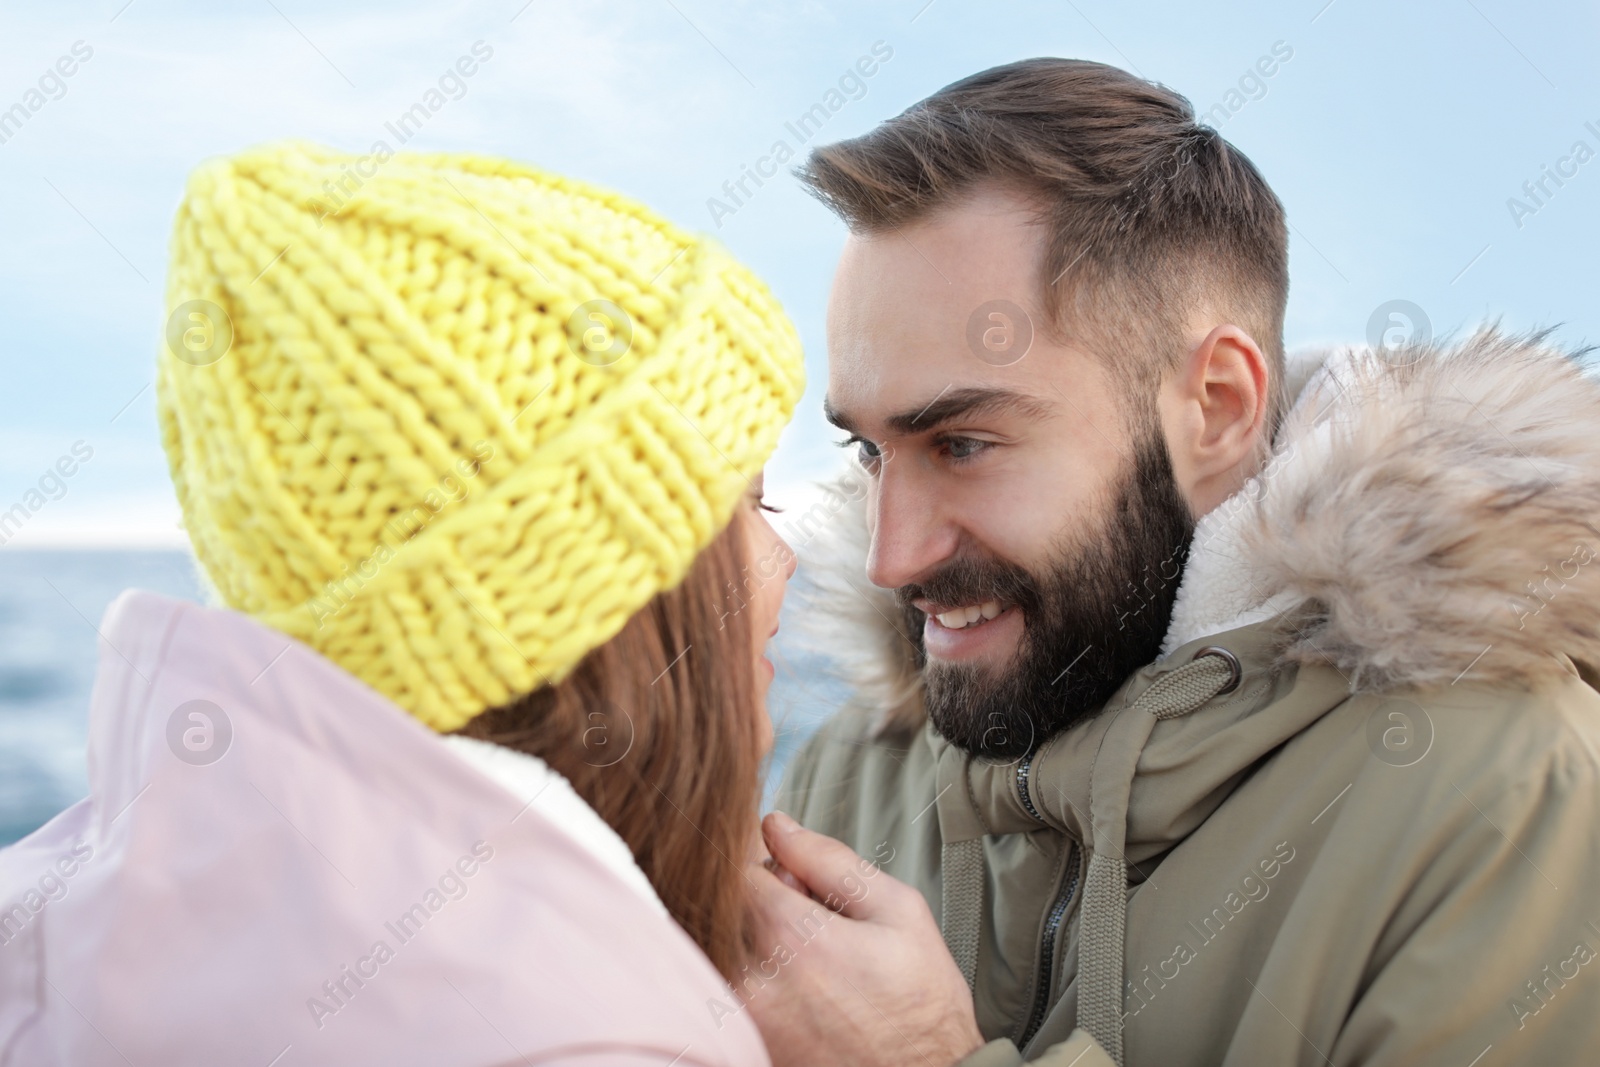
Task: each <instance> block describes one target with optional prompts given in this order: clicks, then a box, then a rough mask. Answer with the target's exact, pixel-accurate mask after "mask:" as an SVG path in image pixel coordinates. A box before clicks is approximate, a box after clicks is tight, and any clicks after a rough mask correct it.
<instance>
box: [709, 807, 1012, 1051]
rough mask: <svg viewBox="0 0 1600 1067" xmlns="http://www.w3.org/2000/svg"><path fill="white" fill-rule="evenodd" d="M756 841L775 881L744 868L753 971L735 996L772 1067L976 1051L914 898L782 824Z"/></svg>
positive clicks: (767, 827) (971, 1021) (963, 1004)
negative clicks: (750, 891) (751, 898)
mask: <svg viewBox="0 0 1600 1067" xmlns="http://www.w3.org/2000/svg"><path fill="white" fill-rule="evenodd" d="M762 832H763V835H764V836H765V838H766V844H767V848H768V849H769V850H770V851H771V853H772V858H773V860H774V861H776V863H777V864H779V865H781V868H782V870H781V871H780V872H779V873H777V874H774V873H773V872H772V871H770V870H769V869H767V868H765V867H764V866H762V865H761V864H759V863H757V864H753V865H752V866H751V868H750V878H751V881H753V882H754V883H755V885H756V892H755V912H756V942H755V943H756V950H757V959H756V962H755V963H752V964H751V965H750V968H749V970H748V971H746V972H745V973H746V974H747V975H748V977H746V978H744V979H741V980H740V982H739V983H738V987H739V992H740V994H741V995H743V997H744V998H745V1001H746V1003H747V1004H748V1005H749V1007H750V1011H751V1013H752V1015H753V1016H754V1017H755V1020H756V1023H757V1025H759V1026H760V1028H761V1034H762V1036H763V1037H764V1038H765V1039H766V1042H767V1049H768V1051H769V1052H770V1053H771V1055H772V1062H773V1064H774V1065H775V1067H790V1065H800V1064H803V1065H806V1067H814V1065H818V1064H827V1065H830V1067H831V1065H834V1064H841V1065H842V1064H862V1065H870V1067H889V1065H896V1067H898V1065H902V1064H903V1065H906V1067H949V1065H950V1064H952V1063H954V1062H955V1061H956V1060H959V1059H960V1058H961V1057H963V1056H965V1055H967V1054H968V1053H969V1052H971V1051H973V1050H974V1049H976V1048H978V1047H979V1046H980V1045H982V1044H983V1036H982V1035H981V1034H980V1033H979V1032H978V1024H977V1020H976V1017H975V1015H974V1013H973V1008H972V994H971V993H970V992H969V991H968V989H967V983H966V980H965V979H964V978H962V977H961V971H960V970H959V969H958V968H957V967H956V963H955V960H953V959H951V958H950V952H949V950H948V949H946V948H945V944H944V939H943V938H942V937H941V936H940V933H939V926H938V924H937V923H935V922H934V919H933V915H932V914H931V913H930V912H929V911H928V905H927V902H926V901H924V900H923V899H922V894H921V893H918V892H917V891H916V890H915V889H912V888H911V887H910V886H908V885H906V884H905V883H904V882H900V881H897V880H896V879H894V878H891V877H889V876H888V875H887V874H884V873H883V872H882V871H880V870H878V868H877V867H875V866H874V865H873V864H872V863H870V862H868V861H867V860H864V859H862V858H861V857H859V856H857V855H856V854H855V853H854V852H852V851H851V850H850V849H849V848H848V847H847V846H845V845H844V844H842V843H840V842H838V841H835V840H834V839H833V838H831V837H824V836H823V835H821V834H816V833H812V832H811V831H810V830H806V829H803V828H802V827H801V826H800V825H799V824H798V823H796V822H795V821H794V820H793V819H791V818H789V816H787V815H784V814H782V813H780V812H774V813H773V814H771V815H768V816H767V818H766V819H765V820H764V821H763V823H762ZM785 874H787V875H788V877H785V876H784V875H785ZM796 884H799V885H802V886H804V888H805V889H806V890H808V891H809V893H810V895H809V896H807V895H806V894H805V893H802V892H799V891H797V890H796V889H795V888H792V886H794V885H796Z"/></svg>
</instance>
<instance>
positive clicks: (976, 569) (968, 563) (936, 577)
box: [895, 556, 1043, 622]
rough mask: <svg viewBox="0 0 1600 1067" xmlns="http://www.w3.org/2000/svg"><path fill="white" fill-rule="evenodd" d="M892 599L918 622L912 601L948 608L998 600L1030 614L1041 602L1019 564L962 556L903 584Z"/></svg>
mask: <svg viewBox="0 0 1600 1067" xmlns="http://www.w3.org/2000/svg"><path fill="white" fill-rule="evenodd" d="M895 598H896V599H897V600H899V602H900V607H901V609H902V610H904V611H905V612H906V616H907V618H912V619H915V620H917V621H918V622H920V621H921V616H922V612H921V611H920V610H918V608H917V607H916V604H915V602H916V601H918V600H931V601H933V602H934V603H935V604H939V605H942V606H947V607H959V606H962V605H967V604H982V603H983V602H984V601H986V600H998V601H1001V602H1002V603H1005V604H1012V605H1015V606H1016V607H1018V608H1020V609H1022V613H1023V615H1024V617H1025V618H1027V617H1032V616H1033V615H1034V614H1035V613H1036V612H1037V610H1038V608H1039V605H1040V604H1041V603H1042V601H1043V595H1042V593H1041V592H1040V583H1039V582H1038V581H1036V580H1035V579H1034V577H1033V576H1032V575H1031V574H1029V573H1028V572H1027V571H1026V570H1024V569H1023V568H1022V567H1019V566H1018V565H1017V564H1015V563H1010V562H1007V561H1005V560H1000V559H992V558H990V559H980V558H973V557H970V556H969V557H961V558H957V559H954V560H951V561H950V562H949V563H947V564H945V565H944V566H943V567H941V568H940V569H939V570H937V571H935V572H934V573H933V574H931V575H929V576H928V577H927V578H924V579H923V580H922V581H921V582H916V583H913V584H911V585H903V586H901V587H900V588H898V589H896V590H895Z"/></svg>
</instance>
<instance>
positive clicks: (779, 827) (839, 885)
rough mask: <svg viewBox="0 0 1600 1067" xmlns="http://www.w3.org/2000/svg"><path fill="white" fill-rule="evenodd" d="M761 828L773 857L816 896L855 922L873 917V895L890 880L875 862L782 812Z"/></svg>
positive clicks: (775, 813)
mask: <svg viewBox="0 0 1600 1067" xmlns="http://www.w3.org/2000/svg"><path fill="white" fill-rule="evenodd" d="M761 829H762V832H763V833H764V835H765V836H766V840H767V848H768V849H769V850H771V852H772V858H773V859H775V860H777V861H778V862H779V863H781V864H782V865H783V866H784V867H786V868H788V869H789V871H791V872H792V873H793V874H794V875H795V876H796V877H797V878H799V879H800V881H801V882H803V883H805V885H806V888H807V889H809V890H810V891H811V895H812V896H813V897H815V898H816V899H818V900H820V901H822V902H823V903H824V904H826V905H827V906H828V907H829V908H832V909H833V910H834V911H837V912H840V913H842V914H844V915H846V916H848V917H850V918H852V919H865V918H868V917H870V916H871V915H872V913H873V911H874V910H875V907H874V904H873V902H872V901H873V896H874V893H875V891H876V890H877V889H878V887H879V886H880V885H883V884H884V883H887V882H888V881H889V879H888V876H887V875H884V874H882V872H880V871H879V870H878V868H877V867H875V866H874V865H873V864H872V863H870V862H868V861H867V860H864V859H862V858H861V857H860V856H858V855H856V854H855V852H854V851H852V850H851V848H850V846H848V845H846V844H844V843H843V842H842V841H835V840H834V839H833V838H831V837H827V836H825V835H823V834H819V833H814V832H812V831H810V830H807V829H806V828H805V827H803V826H801V825H800V824H799V823H797V822H795V821H794V820H793V819H791V818H790V817H789V816H787V815H785V814H784V813H783V812H781V811H775V812H773V813H771V814H770V815H768V816H767V817H766V818H765V819H763V820H762V823H761Z"/></svg>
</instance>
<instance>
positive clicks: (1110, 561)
mask: <svg viewBox="0 0 1600 1067" xmlns="http://www.w3.org/2000/svg"><path fill="white" fill-rule="evenodd" d="M1041 246H1042V230H1041V228H1040V227H1039V226H1038V225H1037V224H1036V223H1034V222H1033V221H1032V218H1031V215H1030V213H1029V210H1028V208H1027V206H1026V205H1025V203H1024V202H1022V201H1021V200H1019V199H1017V198H1015V197H1012V196H1009V195H1007V194H1002V193H998V192H992V191H991V192H984V193H980V194H976V195H974V196H972V197H970V198H968V199H966V200H964V201H961V202H959V203H957V204H955V205H953V206H951V207H948V208H946V209H943V210H942V211H940V212H937V213H935V214H934V215H932V216H931V217H929V218H928V219H926V220H923V221H920V222H918V223H916V224H912V225H907V226H905V227H903V228H901V229H900V230H897V231H891V232H889V233H886V234H882V235H868V236H852V237H851V238H850V240H849V241H848V243H847V245H846V247H845V251H844V255H843V257H842V258H841V260H840V264H839V269H838V273H837V275H836V277H835V280H834V289H833V295H832V299H831V301H830V304H829V314H828V349H829V380H828V410H829V413H830V418H832V419H833V421H835V422H836V423H837V424H838V425H840V426H841V427H842V428H844V429H845V430H846V431H847V432H848V433H850V434H851V435H852V438H853V439H854V440H855V444H854V446H853V447H855V448H857V449H858V454H859V455H860V457H861V459H862V461H863V462H864V464H865V465H866V467H867V469H868V471H869V472H870V473H871V474H872V475H873V478H872V482H871V489H870V491H869V500H868V523H869V528H870V532H871V535H872V547H871V552H870V554H869V557H868V563H867V576H868V578H869V579H870V580H871V581H872V582H873V583H874V584H876V585H879V586H883V587H885V588H890V589H894V590H896V591H897V593H898V595H899V597H900V600H901V603H902V604H903V605H904V606H905V608H906V616H907V622H908V623H909V624H910V631H909V632H908V636H909V637H911V639H912V640H913V641H914V642H916V643H918V644H919V646H920V647H921V648H922V650H923V651H924V653H925V656H926V670H925V681H926V683H927V701H928V708H929V714H930V716H931V717H932V720H933V723H934V725H935V726H936V727H937V728H938V729H939V731H940V733H941V734H942V735H944V736H945V737H947V738H949V739H950V740H951V741H952V742H954V743H956V744H958V745H960V746H961V747H963V748H966V749H967V750H969V751H972V752H975V753H979V754H982V755H986V756H991V757H998V758H1012V757H1015V756H1018V755H1020V754H1022V753H1024V752H1026V751H1028V750H1030V749H1031V748H1032V747H1034V746H1035V745H1037V744H1039V743H1041V742H1043V741H1044V740H1046V739H1047V738H1048V737H1049V736H1050V735H1052V734H1054V733H1056V732H1058V731H1059V730H1061V729H1063V728H1065V727H1066V726H1068V725H1070V724H1071V723H1072V722H1074V721H1077V720H1078V719H1080V718H1082V717H1083V716H1085V715H1087V714H1090V713H1092V712H1093V711H1094V710H1096V709H1097V708H1098V707H1099V705H1100V704H1101V703H1103V702H1104V700H1105V699H1106V697H1108V696H1109V695H1110V693H1111V692H1112V691H1113V690H1114V689H1115V688H1116V687H1117V685H1119V684H1120V683H1121V682H1122V680H1123V679H1124V678H1125V677H1126V676H1127V675H1128V674H1129V673H1131V672H1132V671H1133V670H1136V669H1137V668H1138V667H1140V666H1142V665H1143V664H1145V663H1147V662H1149V661H1150V660H1151V659H1153V658H1154V657H1155V655H1156V653H1157V651H1158V650H1159V645H1160V641H1161V638H1162V636H1163V634H1164V633H1165V630H1166V626H1167V622H1168V619H1169V618H1170V615H1171V607H1172V598H1173V595H1174V593H1175V592H1176V578H1177V575H1178V573H1179V572H1180V570H1181V566H1182V560H1183V555H1184V552H1185V551H1186V547H1187V544H1188V541H1189V538H1190V535H1191V534H1192V532H1193V520H1192V518H1191V516H1190V514H1189V510H1188V507H1187V505H1186V504H1185V502H1184V499H1183V497H1182V495H1181V494H1180V493H1179V491H1178V488H1177V486H1176V484H1175V483H1174V479H1173V475H1172V469H1171V465H1170V462H1169V460H1168V456H1167V448H1166V444H1165V439H1164V436H1163V434H1162V432H1161V429H1160V426H1159V424H1158V423H1157V421H1156V420H1155V418H1154V416H1153V415H1152V416H1151V417H1150V418H1149V419H1137V420H1130V419H1129V418H1128V417H1127V416H1126V415H1125V412H1126V411H1127V410H1128V409H1129V407H1131V406H1133V405H1127V404H1119V403H1118V399H1117V395H1116V392H1115V389H1116V385H1115V382H1114V380H1113V379H1112V378H1111V376H1110V375H1109V373H1108V372H1107V371H1106V370H1105V369H1104V367H1103V366H1102V364H1101V363H1100V362H1099V361H1097V360H1096V359H1094V358H1093V357H1091V356H1090V355H1089V353H1087V352H1085V351H1083V350H1081V349H1078V348H1075V347H1073V346H1072V345H1071V344H1070V343H1069V344H1059V343H1054V342H1052V341H1051V340H1050V339H1049V338H1048V337H1046V336H1044V325H1043V324H1044V318H1043V315H1042V314H1041V313H1040V310H1039V308H1040V299H1041V279H1040V278H1039V275H1038V268H1037V264H1038V259H1039V256H1040V254H1041ZM1069 269H1070V268H1069ZM1001 301H1003V302H1005V303H1004V304H997V303H996V302H1001ZM1030 323H1031V324H1032V325H1030ZM1035 327H1036V328H1035ZM1030 334H1031V344H1030V343H1029V335H1030ZM1024 348H1026V353H1025V354H1023V351H1024ZM1146 399H1147V400H1148V404H1147V408H1148V410H1151V411H1152V412H1153V411H1154V409H1155V398H1154V397H1151V398H1146ZM1130 423H1136V424H1130Z"/></svg>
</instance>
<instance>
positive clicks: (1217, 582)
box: [1161, 350, 1354, 656]
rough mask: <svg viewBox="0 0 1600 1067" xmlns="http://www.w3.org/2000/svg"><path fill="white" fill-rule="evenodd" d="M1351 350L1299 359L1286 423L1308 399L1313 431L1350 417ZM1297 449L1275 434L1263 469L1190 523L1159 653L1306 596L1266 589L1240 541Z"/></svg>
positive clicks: (1262, 617)
mask: <svg viewBox="0 0 1600 1067" xmlns="http://www.w3.org/2000/svg"><path fill="white" fill-rule="evenodd" d="M1352 355H1353V354H1352V352H1351V351H1350V350H1344V351H1340V352H1336V353H1333V354H1331V355H1329V354H1328V353H1326V352H1322V351H1318V352H1313V353H1308V354H1305V355H1302V356H1301V357H1300V358H1299V360H1298V361H1297V363H1296V365H1295V366H1292V367H1291V368H1290V372H1289V378H1290V380H1291V381H1300V382H1304V383H1305V384H1304V385H1303V387H1302V388H1301V389H1300V390H1299V392H1298V393H1297V394H1296V398H1295V402H1294V406H1293V407H1292V408H1291V411H1290V415H1289V416H1287V417H1285V418H1284V420H1283V424H1284V425H1286V426H1289V425H1294V424H1295V422H1296V420H1295V418H1294V417H1293V416H1301V417H1305V416H1308V415H1312V412H1311V410H1310V406H1311V405H1318V406H1319V407H1320V409H1321V410H1318V411H1317V412H1315V414H1314V417H1313V418H1312V419H1311V422H1312V423H1314V424H1315V426H1316V430H1314V431H1313V432H1316V433H1319V434H1322V435H1326V434H1328V433H1331V432H1332V430H1333V427H1334V426H1336V425H1347V424H1348V423H1349V422H1350V420H1351V419H1352V418H1353V417H1354V413H1353V412H1351V411H1348V410H1345V408H1347V407H1348V403H1346V404H1344V405H1341V401H1345V400H1346V391H1345V383H1346V382H1348V381H1349V380H1350V379H1351V375H1352V373H1353V372H1352V369H1351V367H1352V362H1351V361H1352ZM1301 455H1302V453H1301V450H1300V449H1299V448H1298V447H1296V445H1295V442H1292V441H1291V442H1285V441H1283V440H1282V439H1281V438H1280V440H1279V441H1278V442H1277V447H1276V448H1275V450H1274V452H1273V456H1272V459H1271V460H1270V461H1269V462H1268V463H1267V465H1266V466H1265V467H1264V468H1263V469H1262V470H1261V472H1260V473H1259V474H1257V475H1255V476H1254V477H1253V478H1251V479H1250V480H1249V481H1248V482H1246V483H1245V484H1244V485H1243V486H1242V487H1240V489H1239V491H1238V492H1236V493H1234V494H1233V495H1232V496H1230V497H1229V498H1228V499H1227V500H1224V501H1223V502H1222V503H1221V504H1219V505H1217V506H1216V507H1215V508H1213V509H1212V510H1211V511H1209V512H1207V513H1206V514H1205V515H1204V516H1202V517H1201V519H1200V521H1199V522H1198V523H1197V524H1196V525H1195V530H1194V539H1193V541H1192V542H1191V543H1190V546H1189V558H1188V561H1187V563H1186V564H1185V565H1184V570H1183V577H1182V578H1181V579H1179V582H1178V593H1177V597H1176V599H1175V601H1174V603H1173V606H1172V620H1171V622H1170V623H1169V624H1168V626H1167V636H1166V638H1165V639H1164V640H1163V641H1162V642H1161V654H1162V655H1163V656H1166V655H1170V654H1171V653H1172V651H1173V650H1174V649H1177V648H1181V647H1182V646H1184V645H1186V644H1188V643H1189V642H1190V641H1193V640H1195V639H1196V638H1200V637H1205V636H1206V635H1208V634H1217V633H1223V632H1225V631H1228V630H1233V629H1236V628H1238V627H1240V626H1249V625H1252V624H1254V623H1258V622H1265V621H1266V620H1268V619H1270V618H1272V617H1273V616H1275V615H1278V614H1280V613H1282V612H1284V611H1287V610H1289V609H1290V608H1293V607H1295V606H1296V605H1297V604H1299V603H1300V602H1301V601H1303V600H1304V599H1305V597H1304V595H1303V594H1301V593H1299V592H1297V591H1295V590H1293V589H1280V590H1278V591H1277V592H1276V593H1269V592H1268V590H1267V589H1265V588H1263V586H1262V582H1261V579H1260V576H1259V575H1258V574H1257V573H1256V569H1255V568H1254V567H1253V566H1252V565H1251V561H1250V556H1249V553H1248V552H1247V551H1246V550H1245V546H1244V528H1245V526H1246V524H1247V523H1248V522H1250V520H1251V519H1252V518H1253V517H1254V515H1255V506H1254V505H1255V504H1256V503H1258V502H1259V501H1260V500H1261V498H1262V497H1263V496H1264V495H1265V494H1266V492H1267V491H1268V489H1269V487H1270V485H1271V483H1272V481H1273V480H1275V479H1276V478H1278V477H1280V476H1282V475H1284V474H1285V473H1286V472H1288V471H1290V470H1291V468H1292V466H1293V465H1294V464H1295V463H1296V459H1297V457H1299V456H1301ZM1302 462H1303V460H1302ZM1296 473H1298V472H1296Z"/></svg>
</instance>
